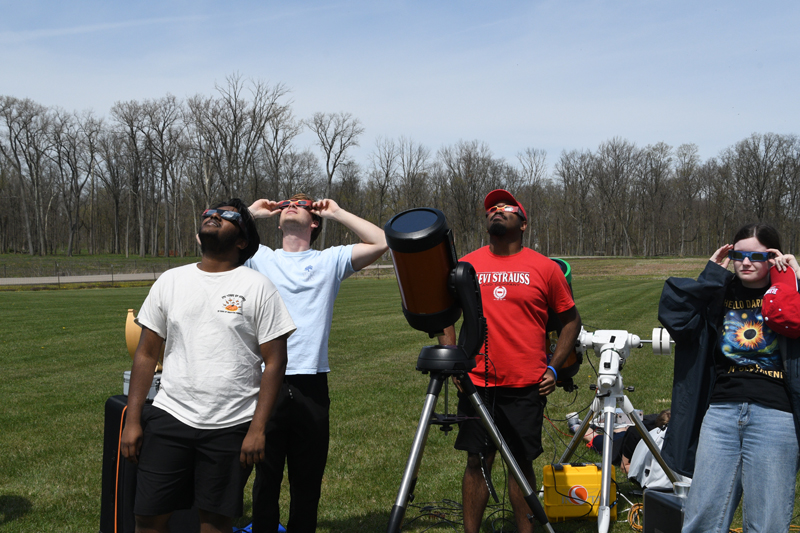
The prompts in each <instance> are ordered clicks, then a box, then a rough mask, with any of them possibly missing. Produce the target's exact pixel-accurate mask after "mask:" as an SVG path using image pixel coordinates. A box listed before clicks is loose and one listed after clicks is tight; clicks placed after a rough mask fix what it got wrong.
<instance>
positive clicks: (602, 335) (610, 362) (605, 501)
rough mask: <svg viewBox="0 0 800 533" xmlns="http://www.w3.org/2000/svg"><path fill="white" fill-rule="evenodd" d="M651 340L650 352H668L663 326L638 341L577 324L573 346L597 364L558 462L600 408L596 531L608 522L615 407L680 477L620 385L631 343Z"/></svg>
mask: <svg viewBox="0 0 800 533" xmlns="http://www.w3.org/2000/svg"><path fill="white" fill-rule="evenodd" d="M643 342H647V343H652V345H653V353H654V354H669V347H670V338H669V334H668V333H667V332H666V330H664V329H663V328H655V329H654V330H653V338H652V340H649V341H647V340H645V341H642V340H641V339H639V337H638V336H637V335H633V334H631V333H628V332H627V331H623V330H598V331H595V332H594V333H589V332H588V331H586V330H584V329H583V328H581V332H580V334H579V335H578V340H577V342H576V349H577V350H578V351H580V352H584V351H585V350H587V349H591V350H594V353H595V354H596V355H599V356H600V367H599V369H598V375H597V388H596V393H595V397H594V401H593V402H592V406H591V407H590V408H589V412H588V413H587V415H586V418H585V419H584V421H583V423H582V424H581V425H580V427H579V428H578V430H577V431H576V432H575V436H574V437H572V440H571V441H570V442H569V444H568V445H567V449H566V450H565V451H564V454H563V455H562V456H561V460H560V462H561V463H567V462H569V459H570V457H572V454H573V453H575V450H577V448H578V446H579V445H580V443H581V441H582V440H583V436H584V435H585V434H586V430H587V429H588V428H589V424H590V423H591V421H592V419H593V418H594V415H595V413H599V412H601V411H602V412H603V419H604V425H603V427H604V428H605V431H604V436H603V466H602V474H601V479H600V507H599V509H598V511H597V530H598V532H599V533H607V532H608V528H609V525H610V522H611V503H612V502H611V501H610V499H611V460H612V452H613V447H614V443H613V436H614V430H613V428H614V421H615V418H616V411H617V407H621V408H622V411H623V412H624V413H625V414H626V415H628V417H629V418H630V419H631V420H632V421H633V423H634V425H635V426H636V429H637V430H638V431H639V434H640V435H641V436H642V439H643V440H644V442H645V444H646V445H647V447H648V448H649V449H650V452H652V454H653V456H654V457H655V458H656V460H657V461H658V464H659V465H661V468H663V469H664V472H665V473H666V474H667V477H669V480H670V481H672V482H673V483H674V482H676V481H680V478H678V476H677V475H676V474H675V472H673V471H672V469H671V468H670V467H668V466H667V464H666V463H665V462H664V459H663V458H662V457H661V453H660V451H659V449H658V446H657V445H656V443H655V442H654V441H653V437H651V436H650V433H649V432H648V431H647V428H645V427H644V424H643V423H642V419H641V418H640V417H639V414H638V413H636V412H635V411H634V408H633V404H632V403H631V401H630V400H629V399H628V397H627V396H626V395H625V393H624V392H623V391H624V390H625V389H624V388H623V386H622V374H621V371H622V367H623V366H624V364H625V361H626V360H627V358H628V356H629V355H630V353H631V347H634V348H641V347H642V343H643Z"/></svg>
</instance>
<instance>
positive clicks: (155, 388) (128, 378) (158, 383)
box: [122, 370, 161, 400]
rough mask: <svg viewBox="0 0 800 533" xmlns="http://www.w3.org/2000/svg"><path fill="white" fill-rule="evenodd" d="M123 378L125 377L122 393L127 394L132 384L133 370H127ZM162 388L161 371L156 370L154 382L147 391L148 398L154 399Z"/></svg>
mask: <svg viewBox="0 0 800 533" xmlns="http://www.w3.org/2000/svg"><path fill="white" fill-rule="evenodd" d="M122 379H123V383H122V394H124V395H125V396H127V395H128V389H129V388H130V386H131V371H130V370H126V371H125V372H123V373H122ZM160 388H161V372H156V373H155V375H154V376H153V383H152V384H151V385H150V390H149V391H148V392H147V399H148V400H152V399H153V398H155V397H156V393H157V392H158V389H160Z"/></svg>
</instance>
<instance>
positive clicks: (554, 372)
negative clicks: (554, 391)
mask: <svg viewBox="0 0 800 533" xmlns="http://www.w3.org/2000/svg"><path fill="white" fill-rule="evenodd" d="M547 368H549V369H550V370H552V371H553V375H554V376H555V377H556V381H558V372H556V369H555V368H553V367H552V366H550V365H547Z"/></svg>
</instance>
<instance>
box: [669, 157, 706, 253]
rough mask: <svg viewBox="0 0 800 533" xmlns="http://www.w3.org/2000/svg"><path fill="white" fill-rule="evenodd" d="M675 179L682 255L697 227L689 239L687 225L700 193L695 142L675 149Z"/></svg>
mask: <svg viewBox="0 0 800 533" xmlns="http://www.w3.org/2000/svg"><path fill="white" fill-rule="evenodd" d="M675 159H676V164H675V179H674V181H673V191H674V195H673V198H674V199H675V202H674V204H673V205H674V206H675V209H676V210H677V212H678V215H679V216H678V220H679V233H680V242H679V251H678V254H679V255H680V256H681V257H683V256H685V255H686V243H687V242H688V241H690V240H691V241H694V240H695V239H696V238H697V228H695V232H694V235H693V236H692V238H691V239H689V238H688V237H689V236H688V235H687V231H688V229H689V225H690V224H692V223H693V218H694V217H693V214H694V213H695V211H696V207H697V206H696V205H695V201H696V199H697V197H698V195H699V194H700V187H701V181H700V173H699V167H700V157H699V156H698V148H697V145H695V144H682V145H680V146H678V149H677V150H675Z"/></svg>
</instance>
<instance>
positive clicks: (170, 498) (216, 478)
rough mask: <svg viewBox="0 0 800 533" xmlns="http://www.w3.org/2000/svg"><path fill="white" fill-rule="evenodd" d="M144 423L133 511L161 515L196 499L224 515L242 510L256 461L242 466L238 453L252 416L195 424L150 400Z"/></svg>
mask: <svg viewBox="0 0 800 533" xmlns="http://www.w3.org/2000/svg"><path fill="white" fill-rule="evenodd" d="M142 425H143V427H144V436H143V440H142V451H141V454H140V455H139V468H138V474H137V478H136V500H135V503H134V508H133V512H134V514H137V515H140V516H157V515H162V514H166V513H171V512H172V511H176V510H178V509H191V508H192V506H193V505H194V504H197V508H198V509H202V510H203V511H208V512H210V513H216V514H219V515H222V516H228V517H238V516H241V515H242V511H243V496H242V491H243V490H244V486H245V484H246V483H247V478H248V477H249V476H250V471H251V470H252V467H249V468H242V467H241V464H240V463H239V455H240V453H241V451H242V442H243V441H244V437H245V435H247V430H248V429H249V427H250V423H249V422H248V423H245V424H240V425H238V426H233V427H229V428H224V429H196V428H193V427H191V426H187V425H186V424H184V423H183V422H181V421H180V420H178V419H177V418H175V417H174V416H172V415H171V414H169V413H167V412H166V411H164V410H162V409H159V408H158V407H153V406H152V405H147V406H145V408H144V412H143V413H142Z"/></svg>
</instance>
